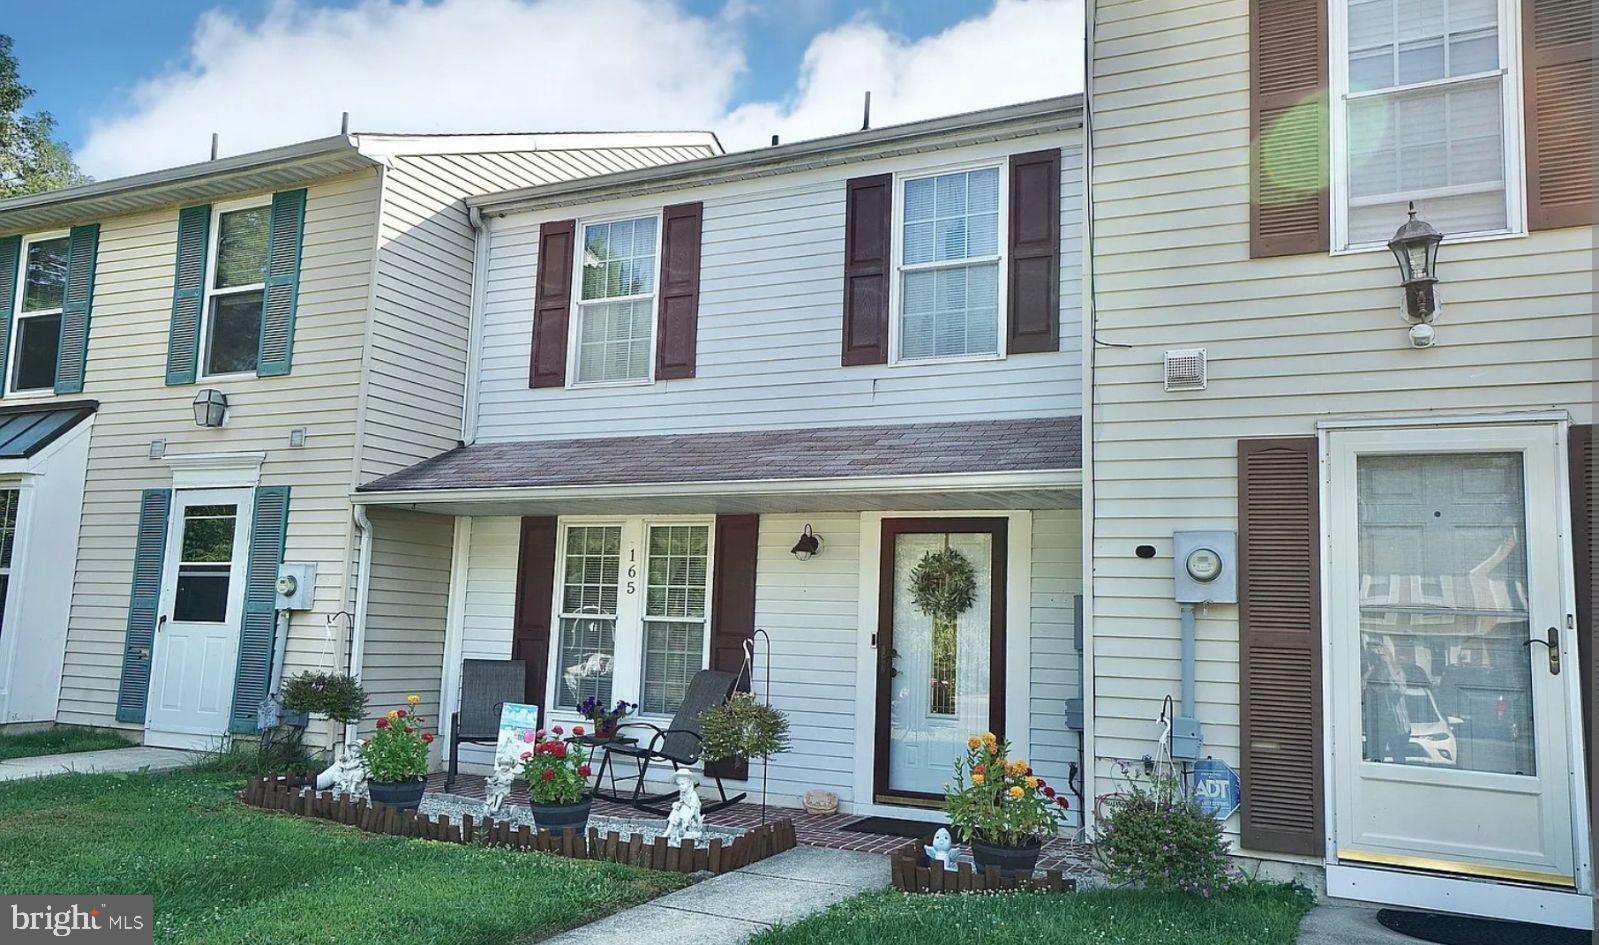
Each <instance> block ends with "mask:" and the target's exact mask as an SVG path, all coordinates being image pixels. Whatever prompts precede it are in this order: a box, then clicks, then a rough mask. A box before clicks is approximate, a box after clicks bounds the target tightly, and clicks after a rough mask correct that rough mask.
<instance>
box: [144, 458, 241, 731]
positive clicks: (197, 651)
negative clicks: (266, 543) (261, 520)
mask: <svg viewBox="0 0 1599 945" xmlns="http://www.w3.org/2000/svg"><path fill="white" fill-rule="evenodd" d="M253 496H254V493H253V492H252V491H251V490H249V489H180V490H178V491H177V492H175V493H173V497H172V512H171V515H170V517H169V518H168V520H167V550H166V573H165V577H164V581H163V583H162V595H161V613H160V616H158V617H157V618H156V633H155V653H154V659H153V663H152V665H151V673H150V698H149V709H148V712H147V714H146V719H145V741H146V742H148V743H149V744H153V745H167V746H171V747H181V748H205V747H212V746H215V745H218V744H220V742H221V740H222V739H223V737H224V736H225V735H226V733H227V731H228V715H229V713H230V711H231V710H232V707H233V679H234V674H235V673H236V671H237V669H238V659H239V628H240V624H241V621H242V618H243V614H244V576H245V575H244V566H245V560H246V550H247V549H248V548H249V543H250V512H251V505H252V499H253Z"/></svg>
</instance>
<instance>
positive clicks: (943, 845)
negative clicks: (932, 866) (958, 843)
mask: <svg viewBox="0 0 1599 945" xmlns="http://www.w3.org/2000/svg"><path fill="white" fill-rule="evenodd" d="M922 849H923V850H925V851H927V858H928V859H929V860H932V861H933V862H934V863H942V864H944V869H947V870H952V869H954V868H955V860H956V858H957V857H959V856H960V851H959V850H956V849H955V841H954V840H952V839H950V836H949V831H948V830H945V829H944V828H943V827H940V828H938V832H937V833H935V834H933V845H932V846H930V847H922Z"/></svg>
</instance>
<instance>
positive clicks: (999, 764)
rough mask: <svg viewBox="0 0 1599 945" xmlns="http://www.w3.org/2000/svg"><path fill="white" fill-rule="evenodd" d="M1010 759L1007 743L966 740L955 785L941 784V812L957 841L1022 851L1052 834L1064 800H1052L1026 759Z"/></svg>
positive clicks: (986, 737) (985, 737)
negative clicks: (946, 815)
mask: <svg viewBox="0 0 1599 945" xmlns="http://www.w3.org/2000/svg"><path fill="white" fill-rule="evenodd" d="M1009 756H1010V742H1004V741H1000V740H999V739H998V738H997V737H995V735H994V733H993V732H984V733H983V734H981V735H973V736H972V737H971V738H968V739H967V740H966V757H965V758H958V759H956V761H955V781H954V783H953V784H951V783H949V782H947V781H946V782H945V784H944V812H945V813H947V814H948V815H949V822H950V825H951V826H953V827H954V828H955V829H956V831H957V832H959V833H960V836H961V840H962V841H964V842H966V843H970V842H971V841H972V840H973V839H977V840H980V841H982V842H984V843H991V844H994V845H995V846H1003V847H1024V846H1030V845H1032V844H1034V843H1041V842H1043V841H1044V840H1047V839H1049V837H1051V836H1053V835H1054V833H1055V828H1056V825H1057V824H1058V823H1059V818H1060V814H1061V811H1064V810H1065V809H1066V807H1067V801H1066V798H1064V797H1057V796H1056V794H1055V789H1054V788H1052V787H1050V786H1049V785H1048V784H1047V783H1045V781H1044V779H1043V778H1040V777H1038V776H1037V775H1034V774H1033V769H1032V768H1029V767H1028V766H1027V762H1026V761H1024V760H1022V759H1020V758H1018V759H1016V760H1014V761H1013V760H1011V759H1010V757H1009Z"/></svg>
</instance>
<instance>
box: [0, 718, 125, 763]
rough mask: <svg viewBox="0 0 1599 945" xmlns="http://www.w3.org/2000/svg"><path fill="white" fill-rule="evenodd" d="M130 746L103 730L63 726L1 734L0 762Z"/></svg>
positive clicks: (115, 734)
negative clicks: (23, 732)
mask: <svg viewBox="0 0 1599 945" xmlns="http://www.w3.org/2000/svg"><path fill="white" fill-rule="evenodd" d="M131 744H133V743H132V742H130V741H128V740H127V739H126V738H123V737H122V736H121V735H120V734H118V733H116V732H113V731H111V730H109V729H103V728H78V727H76V726H72V725H62V726H58V727H56V728H52V729H46V730H45V731H42V732H28V733H27V734H25V735H0V761H5V760H7V759H10V758H37V757H38V756H40V755H64V754H67V753H69V752H78V751H99V750H100V749H102V748H126V747H128V746H129V745H131Z"/></svg>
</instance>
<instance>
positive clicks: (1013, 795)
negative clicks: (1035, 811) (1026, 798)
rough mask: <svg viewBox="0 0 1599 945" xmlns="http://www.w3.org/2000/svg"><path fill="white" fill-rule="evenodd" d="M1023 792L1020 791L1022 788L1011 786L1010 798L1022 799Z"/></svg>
mask: <svg viewBox="0 0 1599 945" xmlns="http://www.w3.org/2000/svg"><path fill="white" fill-rule="evenodd" d="M1023 793H1024V792H1023V791H1022V789H1021V788H1020V787H1012V788H1011V789H1010V799H1011V800H1013V801H1019V800H1021V799H1022V794H1023Z"/></svg>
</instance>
